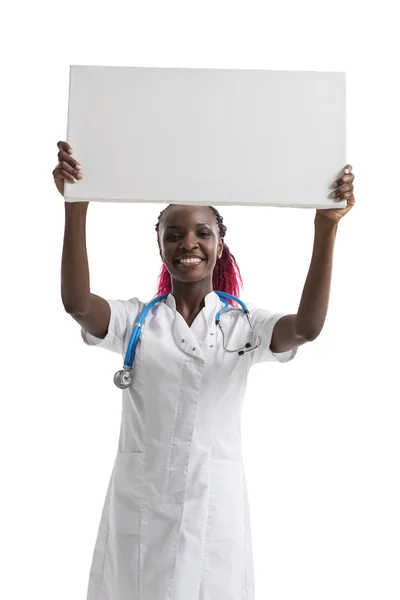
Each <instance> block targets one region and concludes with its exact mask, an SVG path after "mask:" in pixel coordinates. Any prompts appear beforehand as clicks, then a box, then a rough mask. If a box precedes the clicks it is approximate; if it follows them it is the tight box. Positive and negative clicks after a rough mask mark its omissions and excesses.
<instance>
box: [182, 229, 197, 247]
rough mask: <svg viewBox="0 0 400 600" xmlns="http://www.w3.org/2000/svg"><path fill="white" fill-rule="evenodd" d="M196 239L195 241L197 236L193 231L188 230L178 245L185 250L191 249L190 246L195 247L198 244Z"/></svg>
mask: <svg viewBox="0 0 400 600" xmlns="http://www.w3.org/2000/svg"><path fill="white" fill-rule="evenodd" d="M198 245H199V244H198V241H197V236H196V234H195V233H194V232H190V231H189V232H188V233H187V234H186V235H185V236H184V237H183V238H182V241H181V244H180V247H181V248H184V249H185V250H191V249H192V248H195V247H196V246H198Z"/></svg>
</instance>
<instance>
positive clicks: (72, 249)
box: [53, 142, 111, 338]
mask: <svg viewBox="0 0 400 600" xmlns="http://www.w3.org/2000/svg"><path fill="white" fill-rule="evenodd" d="M58 147H59V149H60V151H59V153H58V160H59V163H58V165H57V167H56V168H55V169H54V171H53V177H54V182H55V184H56V187H57V189H58V191H59V192H60V194H62V195H64V181H65V180H67V181H70V182H73V183H74V182H75V181H76V180H75V178H76V179H82V176H81V174H80V173H79V170H80V169H79V168H77V167H79V166H80V165H79V163H78V162H77V161H76V160H75V159H74V158H72V152H70V150H71V147H70V145H69V144H67V142H58ZM64 205H65V230H64V245H63V252H62V262H61V300H62V303H63V306H64V308H65V310H66V312H67V313H68V314H70V315H71V316H72V318H73V319H74V320H75V321H77V322H78V323H79V325H81V327H83V329H84V330H85V331H87V332H88V333H91V334H92V335H94V336H96V337H99V338H104V337H105V336H106V334H107V331H108V325H109V322H110V315H111V311H110V305H109V304H108V302H107V300H105V299H104V298H101V297H100V296H97V295H96V294H92V293H91V291H90V275H89V263H88V257H87V250H86V215H87V210H88V206H89V202H65V203H64Z"/></svg>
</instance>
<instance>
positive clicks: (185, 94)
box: [65, 66, 346, 208]
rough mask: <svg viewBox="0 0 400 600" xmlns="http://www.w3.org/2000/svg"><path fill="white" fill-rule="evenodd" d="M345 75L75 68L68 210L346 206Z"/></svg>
mask: <svg viewBox="0 0 400 600" xmlns="http://www.w3.org/2000/svg"><path fill="white" fill-rule="evenodd" d="M345 75H346V74H345V73H338V72H334V73H331V72H315V71H267V70H246V69H198V68H193V69H192V68H189V69H188V68H155V67H102V66H71V69H70V88H69V106H68V132H67V141H68V143H69V144H70V145H71V146H72V148H73V151H74V157H75V158H76V159H77V160H78V161H79V162H80V164H81V165H82V173H83V175H84V179H83V180H81V181H80V182H79V183H75V184H72V183H66V185H65V200H67V201H69V202H79V201H97V202H146V203H148V202H152V203H163V204H168V203H173V204H197V205H241V206H244V205H271V206H286V207H300V208H328V207H329V208H331V207H333V206H334V207H339V208H340V207H343V206H346V202H345V201H341V202H334V201H333V200H332V199H330V198H329V197H328V196H329V193H330V192H331V191H332V188H331V186H332V183H333V182H334V181H335V180H336V179H337V178H338V177H339V176H340V175H341V174H343V171H342V169H343V167H344V166H345V164H346V79H345Z"/></svg>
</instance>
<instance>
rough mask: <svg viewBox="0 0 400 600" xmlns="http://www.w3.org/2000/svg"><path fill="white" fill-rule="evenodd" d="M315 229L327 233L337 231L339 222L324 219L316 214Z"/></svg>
mask: <svg viewBox="0 0 400 600" xmlns="http://www.w3.org/2000/svg"><path fill="white" fill-rule="evenodd" d="M314 224H315V227H316V228H317V227H318V229H324V230H326V231H336V230H337V227H338V224H339V222H338V221H334V220H333V219H329V218H328V217H324V216H323V215H321V214H316V215H315V219H314Z"/></svg>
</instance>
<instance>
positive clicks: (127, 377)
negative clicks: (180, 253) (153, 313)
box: [114, 290, 261, 390]
mask: <svg viewBox="0 0 400 600" xmlns="http://www.w3.org/2000/svg"><path fill="white" fill-rule="evenodd" d="M214 291H215V290H214ZM215 293H216V294H217V295H218V296H219V298H220V299H221V300H222V302H223V303H224V306H223V308H221V310H219V311H218V313H217V315H216V317H215V324H216V325H218V326H219V328H220V330H221V333H222V344H223V348H224V350H225V351H226V352H237V353H238V354H239V356H243V354H246V352H253V351H254V350H256V348H258V346H259V345H260V344H261V338H260V336H259V335H258V333H257V332H256V331H254V329H253V327H252V325H251V323H250V317H249V310H248V308H247V306H246V305H245V303H244V302H242V301H241V300H239V298H236V296H231V294H226V293H225V292H216V291H215ZM168 295H169V294H163V295H162V296H157V297H156V298H153V300H151V301H150V302H149V304H147V306H146V307H145V308H144V309H143V310H142V312H141V313H140V315H139V316H138V318H137V320H136V321H135V325H134V328H133V331H132V334H131V339H130V340H129V344H128V348H127V350H126V354H125V361H124V368H123V369H121V370H120V371H118V372H117V373H115V375H114V383H115V385H116V386H117V387H118V388H120V389H121V390H124V389H126V388H127V387H129V386H130V384H131V383H132V366H133V359H134V356H135V351H136V346H137V344H138V341H139V337H140V333H141V330H142V327H143V324H144V320H145V319H146V316H147V313H148V312H149V310H150V309H151V308H152V307H153V306H154V304H156V303H157V302H161V300H164V298H166V297H167V296H168ZM228 298H230V299H231V300H234V301H235V302H237V303H238V304H240V306H241V307H242V308H243V312H244V314H245V315H246V317H247V321H248V323H249V327H250V329H251V331H252V332H253V333H254V334H255V335H256V337H257V338H258V343H257V344H256V345H255V346H254V347H251V344H250V342H247V344H246V345H245V346H243V347H242V348H237V349H236V350H229V349H228V348H225V336H224V332H223V329H222V327H221V323H220V314H221V313H222V312H223V311H224V310H226V309H227V308H228V307H229V302H228ZM245 348H246V350H245Z"/></svg>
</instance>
